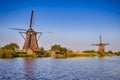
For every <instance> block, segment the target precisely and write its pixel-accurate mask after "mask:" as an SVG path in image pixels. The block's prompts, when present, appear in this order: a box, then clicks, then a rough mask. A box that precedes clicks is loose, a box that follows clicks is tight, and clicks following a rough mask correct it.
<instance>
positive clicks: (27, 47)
mask: <svg viewBox="0 0 120 80" xmlns="http://www.w3.org/2000/svg"><path fill="white" fill-rule="evenodd" d="M33 14H34V11H33V10H32V12H31V19H30V27H29V29H27V30H26V29H18V28H9V29H14V30H21V31H25V32H20V34H21V35H22V37H23V38H24V40H25V42H24V45H23V51H24V52H27V53H39V52H40V49H39V46H38V40H39V39H40V36H41V34H42V33H43V32H36V31H34V30H33V28H32V22H33ZM23 33H25V34H26V37H24V36H23ZM48 33H51V32H48ZM37 34H39V36H38V39H37Z"/></svg>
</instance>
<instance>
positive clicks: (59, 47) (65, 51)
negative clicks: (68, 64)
mask: <svg viewBox="0 0 120 80" xmlns="http://www.w3.org/2000/svg"><path fill="white" fill-rule="evenodd" d="M51 50H53V51H59V53H61V54H65V53H67V48H65V47H61V46H60V45H57V44H55V45H53V46H52V47H51Z"/></svg>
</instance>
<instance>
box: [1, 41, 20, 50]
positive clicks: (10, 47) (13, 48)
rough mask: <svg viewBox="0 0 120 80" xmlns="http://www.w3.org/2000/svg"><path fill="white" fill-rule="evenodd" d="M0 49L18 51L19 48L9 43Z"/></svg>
mask: <svg viewBox="0 0 120 80" xmlns="http://www.w3.org/2000/svg"><path fill="white" fill-rule="evenodd" d="M2 49H7V50H16V49H19V46H18V45H17V44H16V43H10V44H7V45H5V46H4V47H2Z"/></svg>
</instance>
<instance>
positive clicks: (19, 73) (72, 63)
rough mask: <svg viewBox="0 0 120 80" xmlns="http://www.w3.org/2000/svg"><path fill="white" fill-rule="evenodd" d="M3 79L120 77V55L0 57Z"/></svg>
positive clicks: (119, 79)
mask: <svg viewBox="0 0 120 80" xmlns="http://www.w3.org/2000/svg"><path fill="white" fill-rule="evenodd" d="M0 80H120V57H104V58H68V59H51V58H14V59H0Z"/></svg>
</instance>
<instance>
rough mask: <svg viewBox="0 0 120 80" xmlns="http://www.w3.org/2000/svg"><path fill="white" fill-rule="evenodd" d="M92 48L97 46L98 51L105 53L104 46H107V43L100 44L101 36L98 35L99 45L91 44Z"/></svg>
mask: <svg viewBox="0 0 120 80" xmlns="http://www.w3.org/2000/svg"><path fill="white" fill-rule="evenodd" d="M92 45H93V46H94V45H95V46H99V47H98V51H99V52H104V51H105V45H109V43H102V36H101V35H100V43H99V44H92Z"/></svg>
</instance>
